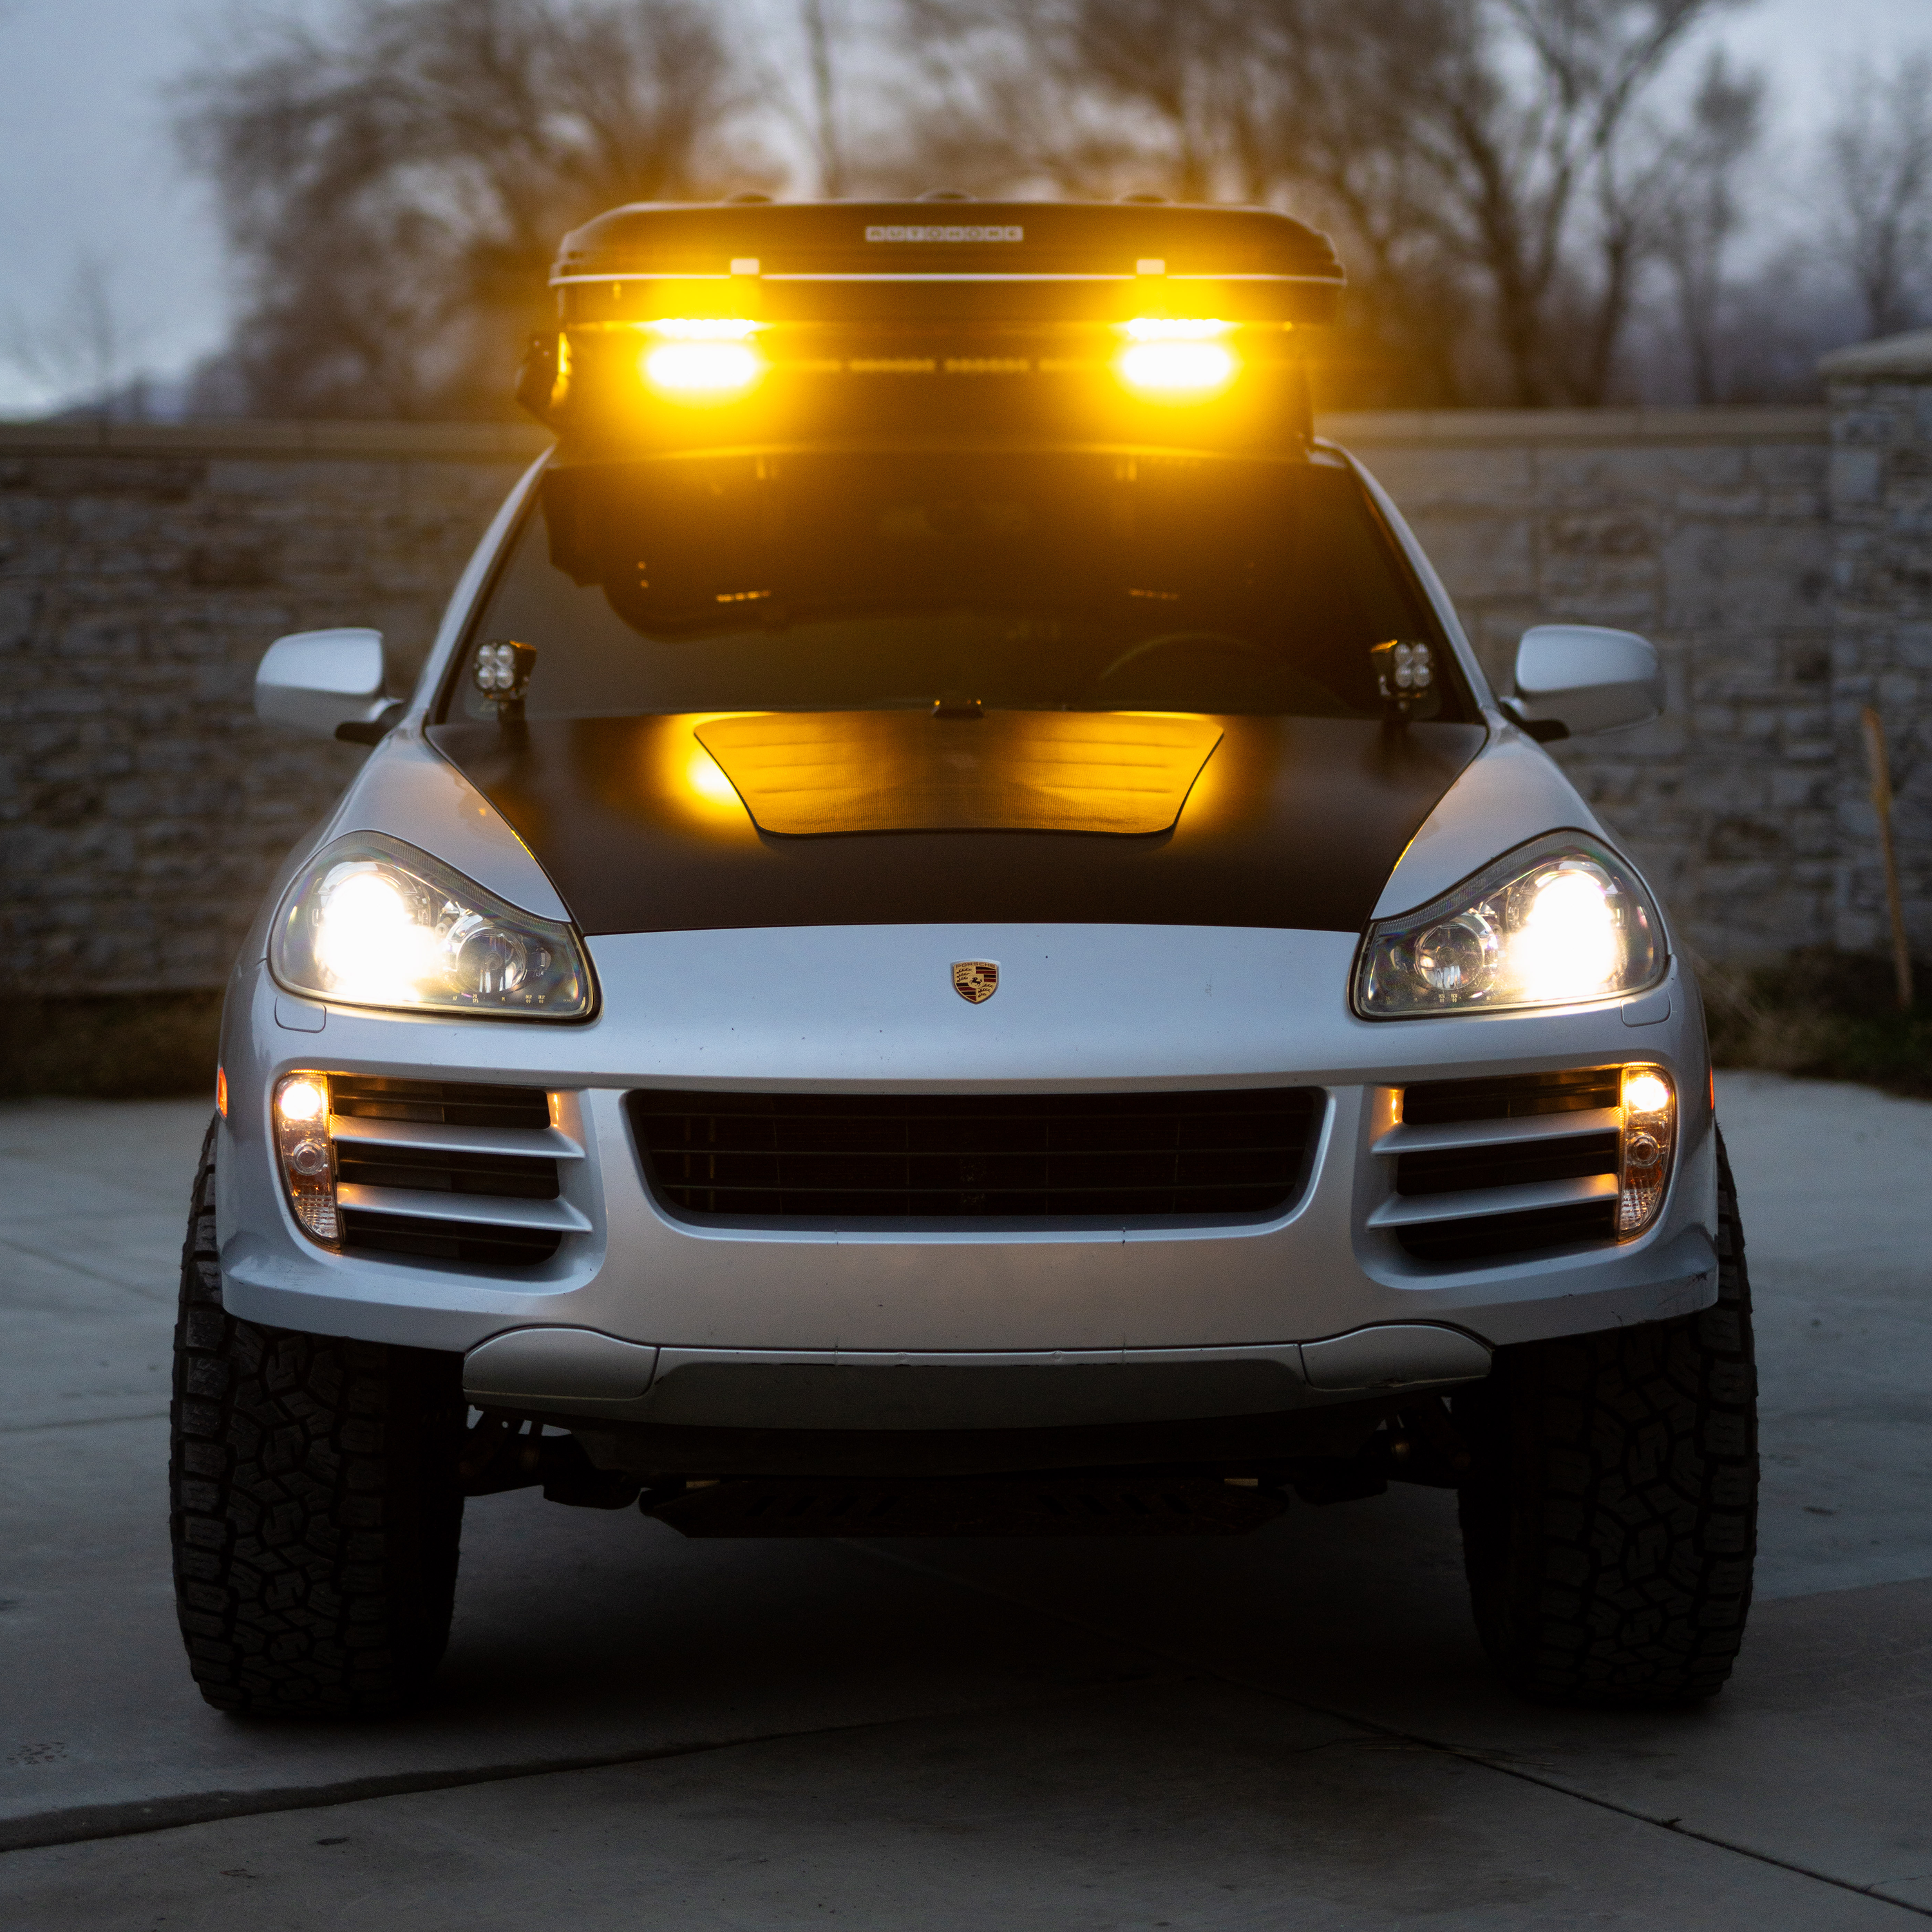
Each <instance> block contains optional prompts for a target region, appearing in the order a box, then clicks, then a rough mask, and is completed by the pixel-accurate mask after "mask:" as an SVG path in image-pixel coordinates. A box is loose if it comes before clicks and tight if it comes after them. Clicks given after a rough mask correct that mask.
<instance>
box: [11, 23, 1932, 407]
mask: <svg viewBox="0 0 1932 1932" xmlns="http://www.w3.org/2000/svg"><path fill="white" fill-rule="evenodd" d="M327 4H328V0H289V5H290V7H291V10H293V8H295V7H297V6H300V7H302V9H303V10H311V9H312V8H315V7H323V6H326V5H327ZM753 4H761V5H764V6H768V7H775V8H779V9H782V5H783V0H753ZM225 17H226V0H0V414H13V415H18V414H22V413H33V412H34V411H35V410H37V409H38V408H40V407H44V406H45V404H46V401H48V400H49V398H47V396H46V394H45V393H44V392H43V391H41V390H40V389H38V388H37V386H35V385H34V383H32V382H31V380H29V378H28V376H27V375H26V374H24V373H23V371H22V370H21V368H20V367H18V366H17V361H18V359H17V356H14V355H13V354H12V353H10V347H12V346H13V345H17V344H18V342H19V341H20V338H21V337H22V336H23V334H24V335H26V337H27V338H30V339H31V338H39V339H41V340H42V341H44V339H45V338H46V335H47V334H48V332H49V330H50V329H52V328H53V327H54V326H55V324H56V323H57V322H58V319H59V318H60V317H62V314H63V313H64V311H67V310H68V308H71V302H72V299H73V298H72V290H73V288H74V281H75V276H76V273H77V269H79V268H80V266H81V265H82V264H83V263H86V262H89V261H90V260H91V261H93V262H96V263H101V264H104V265H105V268H106V273H107V278H108V284H109V287H110V293H111V295H112V296H113V302H114V305H115V310H116V311H117V313H118V315H119V316H120V317H121V320H122V323H123V326H124V329H125V332H126V333H127V335H128V337H129V338H130V344H131V351H132V353H131V354H130V361H131V362H136V363H138V364H139V365H141V366H143V367H145V368H148V369H150V370H151V371H156V372H158V373H160V374H172V373H175V372H178V371H181V370H182V369H184V368H186V367H187V365H189V364H190V362H193V360H194V359H196V357H197V356H200V355H202V354H203V353H205V352H206V351H207V350H210V349H211V348H213V347H215V346H216V344H217V343H218V342H219V341H220V338H221V335H222V333H223V326H224V323H225V320H226V288H225V285H224V281H223V266H222V260H221V251H220V242H219V240H218V238H217V235H216V233H215V230H214V225H213V223H212V222H211V220H210V218H209V214H208V208H207V205H206V202H205V199H204V197H203V196H202V194H201V193H200V191H199V189H198V188H197V187H196V185H195V184H193V182H191V181H189V180H187V178H185V177H184V175H183V174H182V172H181V169H180V168H179V166H178V164H177V163H176V161H175V157H174V153H173V151H172V146H171V144H170V142H169V138H168V133H167V126H166V105H165V102H164V99H163V91H164V89H165V88H166V84H167V83H168V82H169V80H171V79H172V77H175V75H177V74H179V73H181V71H182V70H183V69H184V68H187V67H188V66H190V65H192V64H193V62H194V61H195V59H196V55H197V52H198V49H199V48H201V47H202V46H205V45H206V44H208V43H209V42H210V41H211V39H213V38H214V37H215V36H216V35H217V34H218V32H219V28H220V22H221V21H222V20H223V18H225ZM1717 31H1718V33H1719V34H1721V37H1723V38H1724V40H1727V42H1728V43H1730V45H1731V46H1733V47H1734V48H1735V49H1736V51H1737V52H1738V53H1739V55H1740V56H1741V57H1742V58H1744V59H1745V60H1747V61H1748V62H1752V63H1754V64H1757V65H1763V67H1765V68H1767V69H1769V71H1770V74H1771V75H1772V83H1773V86H1774V90H1775V93H1774V103H1773V108H1774V124H1775V130H1776V135H1775V140H1774V142H1773V143H1772V146H1773V147H1774V148H1778V149H1781V150H1783V151H1787V152H1789V151H1793V150H1794V149H1796V148H1799V147H1801V146H1802V143H1803V142H1804V140H1805V136H1807V135H1808V133H1811V131H1812V130H1814V129H1815V127H1817V124H1818V121H1819V120H1820V117H1821V115H1823V112H1824V110H1825V107H1826V102H1827V101H1828V98H1829V91H1830V87H1831V83H1832V80H1833V77H1835V75H1836V74H1839V73H1841V72H1842V71H1843V69H1844V68H1845V67H1846V65H1849V63H1850V62H1852V61H1854V60H1855V59H1856V58H1858V56H1859V55H1861V54H1862V53H1866V52H1870V53H1873V54H1876V55H1885V54H1886V53H1888V52H1892V51H1894V50H1895V49H1898V48H1900V47H1903V46H1907V45H1913V44H1917V45H1932V0H1756V4H1755V5H1751V6H1749V7H1745V8H1743V9H1742V10H1740V11H1739V12H1737V13H1735V14H1734V15H1732V16H1730V17H1727V19H1726V20H1724V23H1722V25H1721V27H1720V28H1718V29H1717Z"/></svg>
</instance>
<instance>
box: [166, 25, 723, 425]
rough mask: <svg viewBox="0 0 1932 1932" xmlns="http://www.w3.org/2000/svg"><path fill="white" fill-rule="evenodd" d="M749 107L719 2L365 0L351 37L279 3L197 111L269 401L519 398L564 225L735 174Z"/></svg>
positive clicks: (459, 406)
mask: <svg viewBox="0 0 1932 1932" xmlns="http://www.w3.org/2000/svg"><path fill="white" fill-rule="evenodd" d="M744 104H745V95H744V92H743V90H742V88H741V86H740V84H739V82H738V80H737V78H736V75H735V74H734V72H733V69H732V66H731V63H730V59H729V57H728V55H727V53H726V52H725V49H724V43H723V41H722V40H721V36H720V34H719V33H718V29H717V28H716V26H715V23H714V21H713V20H712V17H711V15H710V14H709V13H708V12H706V10H703V7H702V6H701V5H700V0H354V4H353V5H352V6H351V7H350V10H349V11H348V12H347V15H346V17H344V20H343V23H342V25H341V27H340V28H339V29H338V30H337V31H334V32H329V31H323V30H320V29H317V28H313V27H311V26H306V25H304V24H301V23H295V22H290V21H288V20H284V19H277V18H274V17H269V16H258V17H257V20H256V23H255V25H254V30H253V31H252V32H251V34H248V36H247V37H246V39H245V43H244V45H243V46H242V49H241V50H240V52H239V53H238V54H237V55H234V56H232V57H230V58H226V59H224V60H223V61H221V62H218V63H217V64H216V65H214V66H212V67H211V68H210V69H209V70H208V71H205V72H204V73H202V74H200V75H199V76H198V77H196V78H195V79H194V80H193V81H192V82H191V83H190V84H189V85H188V86H187V88H186V89H184V98H183V99H182V101H181V130H182V134H183V138H184V142H185V145H186V147H187V152H188V154H189V155H190V158H191V159H192V160H193V161H194V162H195V163H196V164H197V165H198V166H199V167H200V168H201V169H202V170H203V171H204V172H205V173H206V174H207V175H208V176H209V177H210V178H211V179H212V181H214V185H215V187H216V190H217V194H218V196H219V198H220V205H221V208H222V211H223V217H224V219H225V221H226V226H227V229H228V233H229V242H230V244H231V247H232V248H233V252H234V254H235V256H236V258H237V260H238V261H239V264H240V266H241V268H242V278H243V284H244V290H245V311H244V313H243V315H242V320H241V321H240V323H239V326H238V328H237V329H236V336H235V343H234V348H233V361H234V362H235V364H236V366H237V368H238V369H239V374H240V383H239V386H240V388H241V389H242V392H243V393H244V395H245V396H246V397H247V398H248V401H249V403H250V405H251V407H254V408H255V409H257V410H264V411H273V412H279V413H293V414H364V415H398V416H417V415H434V414H469V415H474V414H478V413H481V414H496V413H500V412H501V411H502V410H503V409H504V408H505V407H507V397H508V387H509V383H510V372H511V369H512V368H513V366H514V359H515V354H516V350H517V344H518V343H519V341H520V338H521V336H522V335H523V332H524V331H525V330H526V329H528V328H529V326H532V324H533V323H536V322H537V321H538V320H541V318H542V317H543V316H544V314H546V313H547V308H548V298H547V291H546V290H545V287H544V277H545V271H546V269H547V265H548V263H549V261H550V257H551V256H552V254H553V252H554V250H555V248H556V242H557V239H558V237H559V236H560V235H561V234H562V233H563V232H564V231H565V229H568V228H569V227H571V226H573V225H574V224H575V223H577V222H580V221H582V220H585V219H586V218H587V217H589V216H590V215H592V214H595V213H597V212H598V211H600V210H601V209H603V208H608V207H610V206H612V205H615V204H617V203H619V202H625V201H627V200H634V199H676V198H679V197H682V196H690V195H692V194H695V193H700V192H703V191H706V190H710V189H712V188H713V187H714V186H715V184H718V183H721V182H728V181H730V175H731V172H732V169H731V167H730V163H729V162H728V161H727V159H726V158H725V157H724V154H722V153H721V151H719V149H718V144H717V137H718V134H719V132H720V130H721V128H722V127H724V125H725V124H726V123H727V122H728V121H729V120H730V118H731V117H732V116H733V114H735V113H736V112H737V111H739V110H740V108H741V107H742V106H743V105H744ZM741 178H742V177H741Z"/></svg>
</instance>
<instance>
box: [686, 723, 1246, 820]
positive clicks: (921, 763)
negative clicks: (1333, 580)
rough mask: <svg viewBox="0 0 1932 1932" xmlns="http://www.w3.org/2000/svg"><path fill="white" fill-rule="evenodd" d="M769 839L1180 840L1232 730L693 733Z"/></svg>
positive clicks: (913, 727) (768, 726)
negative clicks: (1191, 797)
mask: <svg viewBox="0 0 1932 1932" xmlns="http://www.w3.org/2000/svg"><path fill="white" fill-rule="evenodd" d="M694 735H695V736H696V737H697V741H698V742H699V743H700V745H703V747H704V748H705V750H706V751H708V752H709V754H711V757H712V760H713V761H714V762H715V763H716V764H717V766H718V769H720V770H721V771H722V772H724V775H725V776H726V777H727V778H728V779H730V781H731V784H732V786H733V789H734V790H736V792H737V794H738V796H739V798H741V799H742V800H743V801H744V803H745V810H746V811H748V812H749V813H750V814H751V818H752V820H753V822H754V823H755V824H756V825H757V827H758V829H759V830H760V831H761V832H777V833H781V834H784V835H788V836H791V837H794V838H811V837H814V836H818V835H824V834H826V833H831V832H1113V833H1116V834H1119V835H1125V836H1129V837H1133V836H1140V837H1145V836H1146V835H1148V834H1150V833H1152V832H1166V831H1169V830H1171V829H1172V827H1173V825H1174V823H1175V820H1176V819H1178V817H1180V816H1181V807H1182V806H1183V805H1184V804H1186V803H1187V795H1188V793H1190V791H1191V790H1193V787H1194V782H1195V781H1196V779H1197V778H1199V776H1200V775H1201V771H1202V767H1203V766H1205V764H1206V763H1207V762H1208V758H1209V757H1210V756H1211V754H1212V753H1213V751H1214V748H1215V746H1216V745H1218V744H1219V743H1220V742H1221V727H1220V725H1218V724H1215V723H1214V722H1212V721H1211V720H1209V719H1208V718H1198V717H1192V716H1189V715H1186V714H1184V713H1175V712H1159V713H1148V712H1130V711H986V712H977V711H972V710H968V709H967V708H966V707H965V706H941V707H940V708H939V709H938V711H937V712H930V711H910V710H907V711H826V712H762V713H759V714H757V715H751V716H748V717H738V718H712V719H710V720H709V721H706V723H704V724H700V725H699V726H697V727H696V730H695V733H694Z"/></svg>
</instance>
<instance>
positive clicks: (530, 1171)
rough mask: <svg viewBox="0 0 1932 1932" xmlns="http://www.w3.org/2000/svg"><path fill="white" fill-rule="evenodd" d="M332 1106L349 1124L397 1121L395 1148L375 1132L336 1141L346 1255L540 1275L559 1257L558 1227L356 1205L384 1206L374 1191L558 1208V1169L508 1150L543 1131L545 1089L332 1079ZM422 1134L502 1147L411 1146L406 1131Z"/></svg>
mask: <svg viewBox="0 0 1932 1932" xmlns="http://www.w3.org/2000/svg"><path fill="white" fill-rule="evenodd" d="M329 1111H330V1112H332V1114H334V1115H337V1116H338V1117H340V1118H344V1119H346V1120H353V1121H368V1122H370V1123H371V1124H376V1123H393V1124H394V1127H393V1132H394V1133H395V1139H394V1140H392V1139H389V1137H388V1136H387V1135H386V1133H383V1132H382V1131H381V1130H380V1129H379V1130H378V1131H377V1133H376V1134H375V1135H374V1136H373V1137H369V1136H359V1137H358V1138H356V1139H349V1138H346V1137H343V1136H338V1138H337V1139H336V1140H335V1175H336V1184H337V1187H338V1190H342V1192H343V1194H344V1205H343V1209H342V1245H343V1247H344V1250H346V1251H347V1252H350V1253H365V1254H381V1255H407V1256H416V1257H418V1258H419V1259H425V1260H434V1261H446V1262H458V1263H460V1264H462V1265H467V1266H481V1267H487V1268H535V1267H538V1266H539V1265H541V1264H542V1263H543V1262H547V1261H548V1260H549V1259H550V1257H551V1256H553V1255H554V1254H555V1253H556V1251H557V1250H558V1248H559V1246H560V1245H561V1244H562V1233H561V1232H560V1231H559V1229H556V1228H550V1227H544V1226H527V1225H520V1224H518V1223H515V1222H513V1221H512V1222H493V1221H491V1220H488V1219H487V1218H486V1219H484V1220H471V1219H467V1218H465V1219H462V1220H458V1219H455V1218H453V1217H449V1216H446V1215H443V1214H436V1213H433V1212H422V1213H402V1214H398V1213H394V1212H392V1211H389V1209H388V1208H383V1209H382V1210H381V1211H378V1210H377V1208H374V1207H371V1206H369V1205H361V1206H359V1205H356V1202H355V1199H354V1194H355V1193H361V1195H362V1200H363V1201H364V1202H372V1201H374V1202H380V1200H381V1199H382V1195H381V1193H380V1192H377V1191H376V1190H401V1191H405V1192H407V1193H410V1194H414V1195H419V1196H423V1195H427V1196H437V1195H443V1196H449V1197H452V1199H456V1198H460V1199H463V1200H464V1201H466V1202H490V1201H500V1202H538V1201H541V1202H553V1201H556V1200H557V1199H559V1196H560V1194H561V1191H562V1190H561V1188H560V1186H559V1176H558V1171H557V1163H556V1161H555V1160H553V1159H550V1158H549V1157H547V1156H544V1155H541V1154H519V1153H515V1152H513V1151H509V1150H510V1149H511V1148H514V1146H515V1145H516V1144H517V1140H518V1139H519V1138H520V1137H521V1136H532V1135H535V1134H537V1133H542V1132H544V1130H547V1128H548V1127H549V1126H550V1096H549V1095H548V1094H547V1093H546V1092H545V1091H544V1090H543V1089H542V1088H530V1087H488V1086H481V1085H474V1084H470V1083H467V1082H458V1081H446V1080H388V1079H377V1078H374V1077H371V1076H362V1075H352V1074H333V1075H332V1076H330V1078H329ZM423 1127H427V1128H431V1129H438V1128H456V1129H463V1130H473V1132H472V1133H471V1135H470V1136H469V1138H470V1139H472V1140H473V1139H486V1140H495V1141H496V1142H498V1143H499V1145H497V1146H496V1147H493V1148H490V1147H478V1146H475V1145H470V1146H465V1147H458V1148H450V1147H443V1146H436V1145H431V1146H412V1145H410V1144H409V1137H410V1130H412V1129H414V1128H423ZM364 1190H369V1191H368V1192H365V1191H364ZM352 1191H353V1192H352ZM395 1205H401V1203H396V1204H395ZM419 1205H423V1206H425V1207H427V1205H428V1204H427V1203H422V1204H419Z"/></svg>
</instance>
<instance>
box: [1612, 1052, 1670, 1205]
mask: <svg viewBox="0 0 1932 1932" xmlns="http://www.w3.org/2000/svg"><path fill="white" fill-rule="evenodd" d="M1622 1112H1623V1127H1622V1131H1621V1132H1620V1133H1619V1136H1618V1148H1617V1232H1618V1234H1619V1235H1622V1236H1623V1237H1625V1238H1626V1239H1628V1238H1629V1237H1630V1236H1631V1235H1640V1234H1642V1233H1643V1231H1644V1230H1645V1229H1646V1228H1648V1227H1649V1226H1650V1224H1651V1223H1652V1222H1653V1221H1655V1220H1656V1219H1657V1215H1658V1209H1659V1208H1661V1207H1662V1206H1663V1205H1664V1190H1665V1189H1666V1188H1667V1187H1669V1185H1670V1157H1671V1155H1672V1154H1673V1152H1674V1151H1676V1145H1677V1092H1676V1088H1674V1087H1673V1086H1672V1085H1671V1084H1670V1075H1669V1074H1667V1073H1665V1072H1664V1069H1663V1068H1662V1067H1625V1069H1624V1076H1623V1108H1622Z"/></svg>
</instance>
